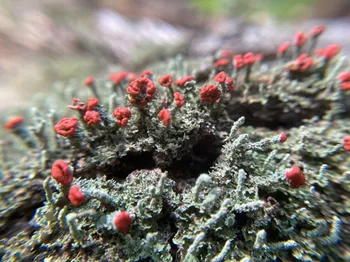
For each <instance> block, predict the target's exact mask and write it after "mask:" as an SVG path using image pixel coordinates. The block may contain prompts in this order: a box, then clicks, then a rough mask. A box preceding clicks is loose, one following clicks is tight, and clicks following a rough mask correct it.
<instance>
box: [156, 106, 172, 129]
mask: <svg viewBox="0 0 350 262" xmlns="http://www.w3.org/2000/svg"><path fill="white" fill-rule="evenodd" d="M158 118H159V119H161V120H162V122H163V125H165V126H169V125H170V120H171V113H170V111H169V110H168V109H165V108H163V109H162V110H160V112H159V114H158Z"/></svg>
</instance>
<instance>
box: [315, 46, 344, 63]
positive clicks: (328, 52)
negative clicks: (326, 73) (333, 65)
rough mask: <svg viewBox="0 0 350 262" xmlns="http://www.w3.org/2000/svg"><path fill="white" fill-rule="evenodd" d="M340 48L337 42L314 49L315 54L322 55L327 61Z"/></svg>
mask: <svg viewBox="0 0 350 262" xmlns="http://www.w3.org/2000/svg"><path fill="white" fill-rule="evenodd" d="M340 50H341V46H340V45H338V44H332V45H329V46H327V47H325V48H321V49H317V50H315V55H318V56H323V57H324V59H326V60H327V61H328V60H330V59H332V58H333V57H335V56H336V55H337V54H338V53H339V52H340Z"/></svg>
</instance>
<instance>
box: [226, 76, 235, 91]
mask: <svg viewBox="0 0 350 262" xmlns="http://www.w3.org/2000/svg"><path fill="white" fill-rule="evenodd" d="M225 83H226V88H227V90H228V91H229V92H232V91H234V90H235V85H234V83H233V79H232V78H231V77H226V82H225Z"/></svg>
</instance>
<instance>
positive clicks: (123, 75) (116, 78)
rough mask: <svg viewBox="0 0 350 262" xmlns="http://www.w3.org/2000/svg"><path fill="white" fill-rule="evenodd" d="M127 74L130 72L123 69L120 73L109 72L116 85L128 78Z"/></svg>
mask: <svg viewBox="0 0 350 262" xmlns="http://www.w3.org/2000/svg"><path fill="white" fill-rule="evenodd" d="M127 75H128V72H126V71H122V72H119V73H112V74H109V76H108V77H109V79H111V80H112V81H113V83H114V84H115V85H120V83H121V82H122V81H123V80H124V79H125V78H126V76H127Z"/></svg>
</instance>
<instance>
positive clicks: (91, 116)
mask: <svg viewBox="0 0 350 262" xmlns="http://www.w3.org/2000/svg"><path fill="white" fill-rule="evenodd" d="M84 121H85V122H86V123H87V124H88V125H89V126H91V125H97V124H99V123H100V122H101V118H100V113H99V112H97V111H93V110H90V111H87V112H86V113H85V115H84Z"/></svg>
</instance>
